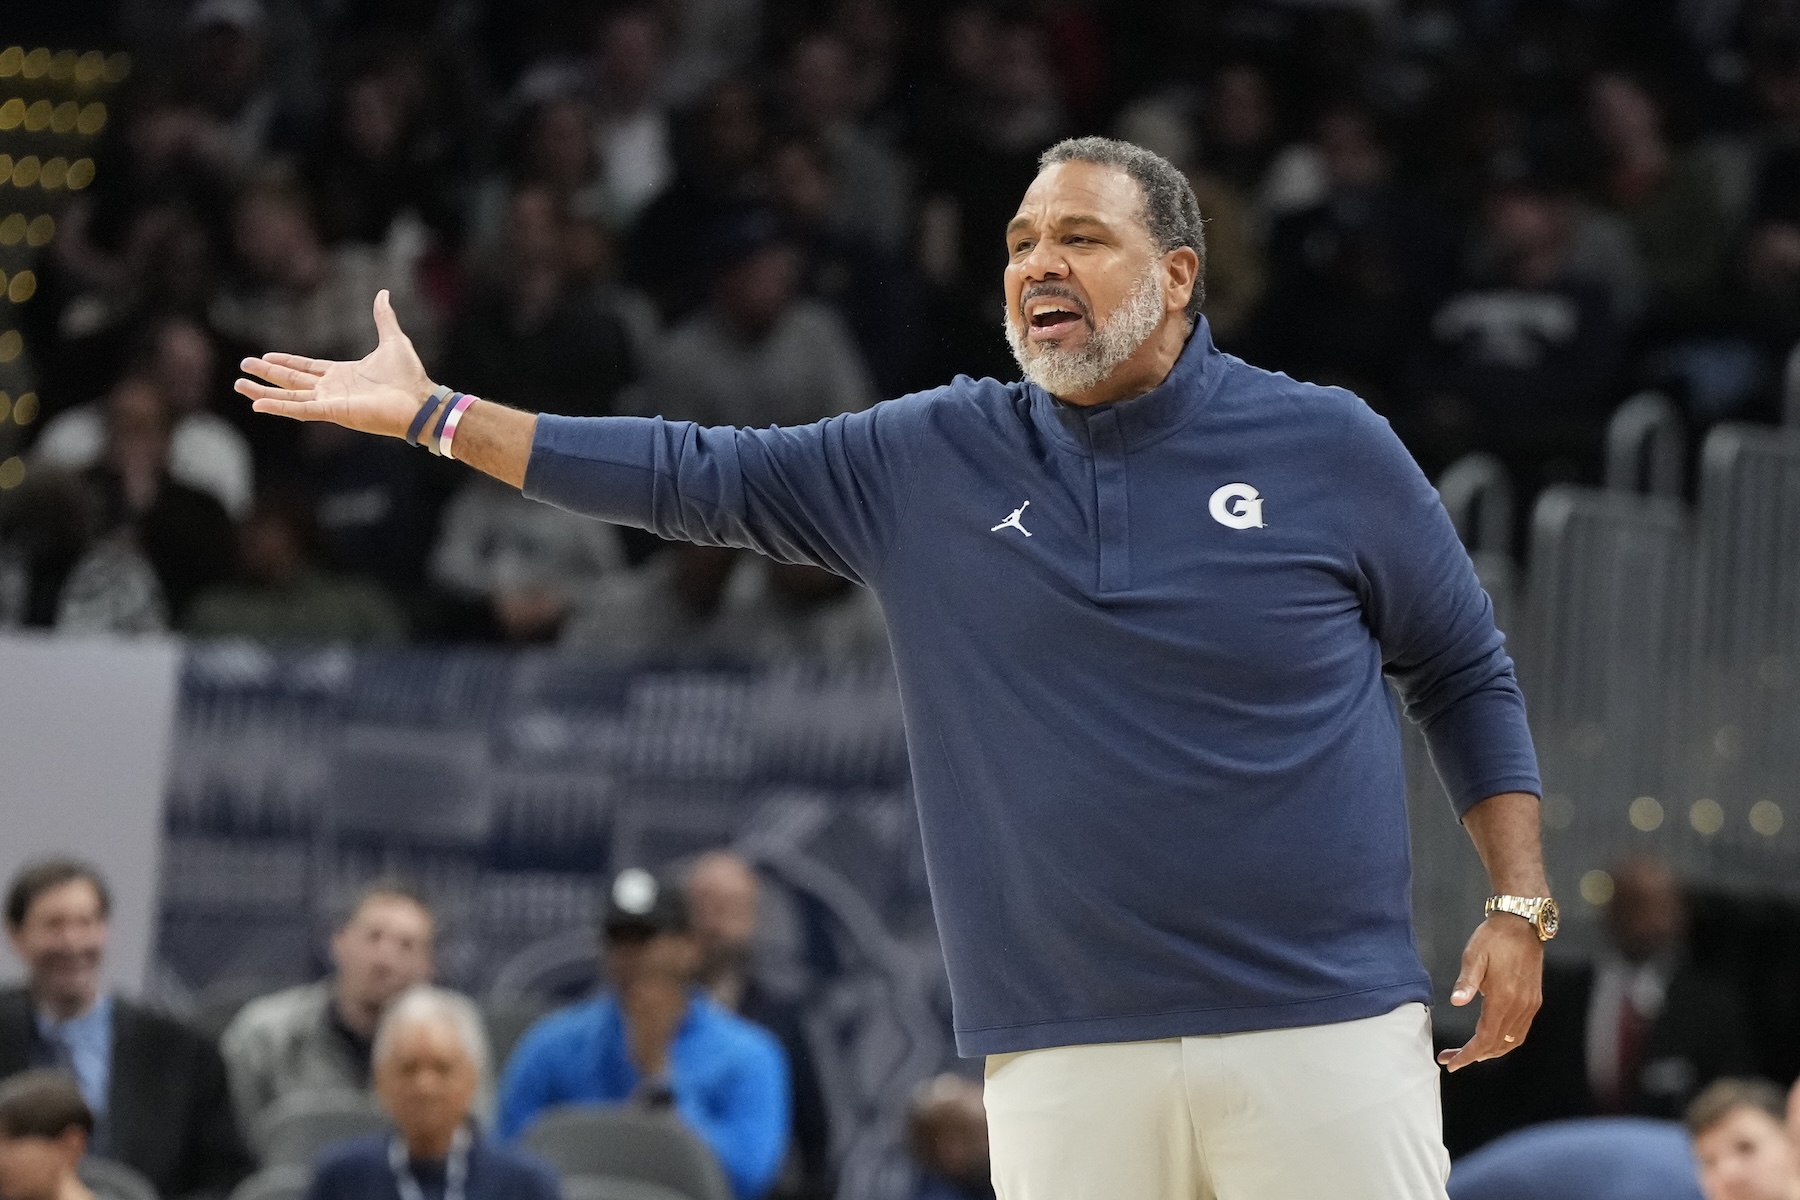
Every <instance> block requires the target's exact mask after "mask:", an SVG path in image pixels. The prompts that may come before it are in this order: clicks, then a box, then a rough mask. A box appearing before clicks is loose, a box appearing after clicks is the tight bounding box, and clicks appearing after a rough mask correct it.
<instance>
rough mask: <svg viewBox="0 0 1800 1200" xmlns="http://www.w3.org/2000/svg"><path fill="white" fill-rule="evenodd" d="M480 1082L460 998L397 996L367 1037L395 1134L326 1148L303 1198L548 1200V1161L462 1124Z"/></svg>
mask: <svg viewBox="0 0 1800 1200" xmlns="http://www.w3.org/2000/svg"><path fill="white" fill-rule="evenodd" d="M486 1076H487V1036H486V1034H484V1033H483V1032H482V1026H481V1014H480V1013H478V1012H477V1011H476V1010H475V1006H474V1005H473V1004H472V1003H470V1002H469V1000H468V998H467V997H464V996H459V995H457V994H456V993H455V992H451V991H446V990H444V989H442V988H434V987H417V988H414V989H412V990H411V991H409V992H407V993H406V994H405V995H403V996H401V997H400V999H398V1000H396V1001H394V1003H393V1004H392V1005H391V1006H390V1007H389V1008H388V1010H387V1013H386V1014H385V1015H384V1016H383V1017H382V1018H381V1025H380V1027H379V1028H378V1029H377V1031H376V1034H375V1094H376V1096H377V1097H379V1098H380V1100H381V1107H382V1108H384V1109H386V1110H387V1114H388V1116H389V1117H391V1118H392V1119H393V1122H394V1129H395V1130H396V1134H395V1136H393V1137H370V1138H360V1139H357V1140H355V1141H350V1142H345V1143H343V1144H342V1145H340V1146H337V1147H334V1148H332V1149H329V1150H327V1151H326V1152H325V1154H324V1155H323V1157H322V1158H321V1159H320V1161H319V1166H318V1170H317V1171H316V1172H315V1173H314V1175H313V1181H312V1189H311V1190H310V1191H309V1192H308V1193H307V1196H308V1197H309V1200H420V1198H421V1197H424V1196H449V1197H462V1198H463V1200H557V1198H558V1197H559V1196H561V1194H562V1189H561V1187H560V1186H559V1185H558V1183H557V1179H556V1175H555V1173H554V1172H553V1171H552V1170H551V1169H550V1167H549V1166H548V1164H546V1163H543V1162H541V1161H539V1160H538V1159H537V1158H535V1157H533V1156H532V1155H529V1154H526V1153H523V1152H521V1151H518V1150H514V1149H512V1148H510V1147H508V1146H503V1145H500V1144H499V1143H498V1142H494V1141H490V1140H489V1139H488V1138H485V1137H483V1136H481V1135H480V1133H479V1132H477V1131H476V1129H475V1128H474V1126H473V1124H472V1123H471V1122H470V1120H469V1113H470V1109H471V1108H472V1107H473V1105H474V1101H475V1094H476V1092H477V1090H478V1089H479V1088H480V1085H481V1081H482V1080H483V1079H484V1078H486Z"/></svg>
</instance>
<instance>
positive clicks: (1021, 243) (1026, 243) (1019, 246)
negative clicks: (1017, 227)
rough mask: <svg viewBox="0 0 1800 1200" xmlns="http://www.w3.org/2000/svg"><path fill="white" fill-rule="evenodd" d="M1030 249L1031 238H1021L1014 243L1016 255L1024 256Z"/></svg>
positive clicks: (1013, 250) (1013, 249)
mask: <svg viewBox="0 0 1800 1200" xmlns="http://www.w3.org/2000/svg"><path fill="white" fill-rule="evenodd" d="M1029 249H1031V239H1030V238H1021V239H1020V240H1018V241H1016V242H1014V243H1013V248H1012V252H1013V253H1014V254H1023V253H1025V252H1026V251H1027V250H1029Z"/></svg>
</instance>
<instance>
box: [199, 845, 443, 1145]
mask: <svg viewBox="0 0 1800 1200" xmlns="http://www.w3.org/2000/svg"><path fill="white" fill-rule="evenodd" d="M435 931H436V924H435V921H434V920H433V918H432V913H431V909H430V908H429V907H428V906H427V905H426V904H425V902H424V901H422V900H420V899H419V898H418V897H417V896H416V895H415V894H414V893H412V892H411V891H409V890H408V889H407V888H405V887H404V886H402V885H400V884H398V883H394V882H391V881H383V882H379V883H375V884H372V885H370V886H369V887H368V888H367V889H365V890H364V891H363V893H362V895H361V897H360V898H359V899H358V901H357V904H356V907H355V908H354V909H352V910H351V913H350V916H349V919H348V920H346V921H345V922H344V924H343V925H342V926H341V927H340V928H339V929H338V931H337V933H336V934H335V935H334V936H333V937H332V939H331V963H332V968H333V969H332V974H331V976H330V977H329V978H326V979H321V980H320V981H318V982H317V983H309V984H304V985H302V986H300V987H295V988H289V989H287V990H286V991H282V992H276V993H274V994H273V995H269V996H263V997H261V998H260V999H257V1000H252V1001H251V1002H250V1003H249V1004H247V1005H245V1007H244V1009H243V1011H242V1012H240V1013H238V1015H237V1016H236V1018H234V1019H233V1020H232V1022H231V1024H230V1026H228V1027H227V1028H226V1030H225V1033H224V1036H223V1037H221V1038H220V1039H219V1047H220V1050H221V1051H222V1052H223V1054H224V1057H225V1067H226V1071H227V1073H228V1074H229V1076H230V1079H231V1096H232V1103H233V1104H234V1105H235V1107H236V1109H237V1115H238V1123H239V1124H240V1125H241V1126H242V1128H243V1129H244V1130H245V1132H246V1133H249V1134H251V1135H253V1136H254V1135H255V1134H256V1133H257V1131H258V1130H259V1128H260V1126H261V1124H262V1120H263V1117H264V1116H265V1115H266V1114H267V1113H268V1111H269V1109H270V1108H271V1107H272V1106H273V1105H274V1104H275V1103H276V1102H277V1101H279V1100H281V1099H282V1098H283V1097H285V1096H291V1095H294V1094H297V1093H300V1092H308V1091H322V1090H328V1089H333V1088H353V1089H358V1090H360V1089H365V1088H367V1087H368V1086H369V1080H370V1077H371V1070H372V1064H371V1057H372V1054H373V1049H372V1047H373V1044H374V1040H375V1034H376V1029H377V1027H378V1026H379V1025H380V1023H381V1018H382V1014H383V1013H384V1012H386V1011H387V1009H388V1006H389V1005H390V1004H392V1003H393V1002H394V999H395V997H397V996H399V995H401V994H402V993H404V992H405V991H407V989H409V988H413V987H417V986H419V985H421V984H424V983H426V982H428V981H429V980H430V979H431V972H432V937H433V934H434V933H435Z"/></svg>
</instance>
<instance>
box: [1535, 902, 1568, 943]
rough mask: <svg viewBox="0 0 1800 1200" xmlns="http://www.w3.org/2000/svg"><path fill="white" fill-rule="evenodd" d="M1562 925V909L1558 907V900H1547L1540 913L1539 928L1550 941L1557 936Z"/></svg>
mask: <svg viewBox="0 0 1800 1200" xmlns="http://www.w3.org/2000/svg"><path fill="white" fill-rule="evenodd" d="M1561 925H1562V910H1561V909H1559V908H1557V907H1556V901H1554V900H1545V901H1544V907H1543V910H1542V911H1541V912H1539V913H1538V929H1540V930H1541V931H1542V932H1543V934H1544V939H1545V940H1546V941H1548V940H1549V939H1550V938H1553V937H1555V936H1556V931H1557V929H1558V928H1560V927H1561Z"/></svg>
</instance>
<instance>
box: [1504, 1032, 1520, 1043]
mask: <svg viewBox="0 0 1800 1200" xmlns="http://www.w3.org/2000/svg"><path fill="white" fill-rule="evenodd" d="M1500 1040H1501V1041H1503V1042H1516V1041H1518V1040H1519V1039H1518V1038H1516V1037H1514V1036H1513V1035H1512V1034H1510V1033H1503V1034H1501V1035H1500Z"/></svg>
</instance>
